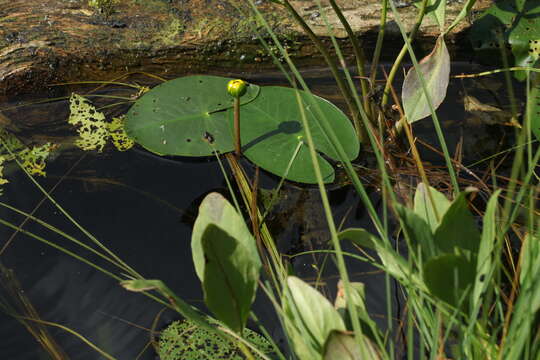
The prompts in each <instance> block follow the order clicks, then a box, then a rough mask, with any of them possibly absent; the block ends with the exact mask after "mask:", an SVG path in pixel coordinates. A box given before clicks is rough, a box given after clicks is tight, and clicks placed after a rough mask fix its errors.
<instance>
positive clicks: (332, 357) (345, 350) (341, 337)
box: [323, 330, 381, 360]
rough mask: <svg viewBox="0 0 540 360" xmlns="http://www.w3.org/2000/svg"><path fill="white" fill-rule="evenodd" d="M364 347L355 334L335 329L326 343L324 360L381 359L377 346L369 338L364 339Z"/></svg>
mask: <svg viewBox="0 0 540 360" xmlns="http://www.w3.org/2000/svg"><path fill="white" fill-rule="evenodd" d="M362 346H363V348H362V349H361V348H360V347H359V346H358V342H357V341H356V340H355V338H354V336H353V335H351V334H349V333H347V332H344V331H338V330H333V331H332V332H331V333H330V335H328V339H327V340H326V343H325V344H324V356H323V359H324V360H376V359H381V356H380V354H379V352H378V351H377V348H376V346H375V345H374V344H373V343H372V342H371V341H370V340H369V339H367V338H364V339H363V341H362Z"/></svg>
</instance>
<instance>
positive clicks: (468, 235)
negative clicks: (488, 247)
mask: <svg viewBox="0 0 540 360" xmlns="http://www.w3.org/2000/svg"><path fill="white" fill-rule="evenodd" d="M467 194H468V192H467V191H464V192H462V193H461V194H459V196H458V197H457V199H455V200H454V202H453V203H452V205H450V207H449V208H448V210H447V211H446V212H445V213H444V216H443V217H442V220H441V223H440V224H439V226H438V227H437V229H436V230H435V234H434V238H435V245H436V246H437V249H438V250H439V251H441V252H444V253H454V252H455V251H456V249H460V250H465V251H469V252H472V253H476V252H478V246H479V245H480V232H479V231H478V227H477V225H476V222H475V220H474V218H473V216H472V214H471V212H470V211H469V206H468V202H467Z"/></svg>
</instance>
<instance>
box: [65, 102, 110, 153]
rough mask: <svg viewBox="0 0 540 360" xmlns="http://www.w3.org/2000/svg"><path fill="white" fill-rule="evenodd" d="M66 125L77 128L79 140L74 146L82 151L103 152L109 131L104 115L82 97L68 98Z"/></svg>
mask: <svg viewBox="0 0 540 360" xmlns="http://www.w3.org/2000/svg"><path fill="white" fill-rule="evenodd" d="M69 111H70V115H69V119H68V123H69V124H71V125H74V126H77V132H78V134H79V139H77V140H75V145H77V146H78V147H80V148H81V149H83V150H98V151H100V152H101V151H103V148H104V147H105V144H106V143H107V140H108V139H109V136H110V135H109V129H108V125H107V122H106V121H105V115H103V113H101V112H99V111H97V110H96V108H95V107H94V106H93V105H92V104H90V102H89V101H88V100H87V99H85V98H84V97H82V96H80V95H77V94H75V93H73V94H71V97H70V98H69Z"/></svg>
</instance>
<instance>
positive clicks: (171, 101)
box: [125, 75, 260, 156]
mask: <svg viewBox="0 0 540 360" xmlns="http://www.w3.org/2000/svg"><path fill="white" fill-rule="evenodd" d="M229 80H232V79H231V78H225V77H218V76H202V75H196V76H186V77H182V78H178V79H174V80H170V81H167V82H164V83H163V84H160V85H158V86H156V87H155V88H153V89H152V90H150V91H149V92H147V93H146V94H144V95H143V96H142V97H141V98H140V99H138V100H137V101H136V102H135V104H134V105H133V106H132V107H131V109H130V110H129V111H128V113H127V120H126V124H125V128H126V132H127V134H128V135H129V136H130V137H131V138H132V139H134V140H135V141H136V142H137V143H139V144H140V145H142V146H143V147H144V148H146V149H147V150H149V151H151V152H154V153H156V154H159V155H182V156H208V155H212V152H213V151H215V150H218V151H220V152H228V151H231V150H233V148H234V147H233V140H232V131H231V130H230V128H229V123H228V121H227V112H226V110H227V109H228V108H230V107H232V104H233V98H232V97H231V96H230V95H229V94H228V93H227V83H228V82H229ZM259 90H260V88H259V87H258V86H257V85H250V86H249V87H248V90H247V93H246V94H245V95H244V96H243V97H242V98H241V102H240V103H241V105H244V104H247V103H249V102H250V101H253V100H254V99H255V98H256V97H257V95H258V94H259ZM210 143H212V144H210Z"/></svg>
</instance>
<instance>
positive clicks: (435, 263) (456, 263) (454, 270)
mask: <svg viewBox="0 0 540 360" xmlns="http://www.w3.org/2000/svg"><path fill="white" fill-rule="evenodd" d="M423 274H424V281H425V284H426V286H427V287H428V289H429V291H430V292H431V293H432V294H433V295H434V296H436V297H438V298H439V299H441V300H443V301H445V302H447V303H448V304H450V305H452V306H454V307H457V306H459V305H461V306H462V307H466V306H467V304H468V299H467V298H468V296H467V295H465V291H468V293H470V292H471V291H472V286H473V285H474V278H475V276H474V275H475V264H474V263H472V262H471V261H469V260H467V259H466V258H465V256H460V255H455V254H444V255H440V256H437V257H434V258H432V259H430V260H428V261H427V262H426V264H425V265H424V272H423ZM464 295H465V296H464Z"/></svg>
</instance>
